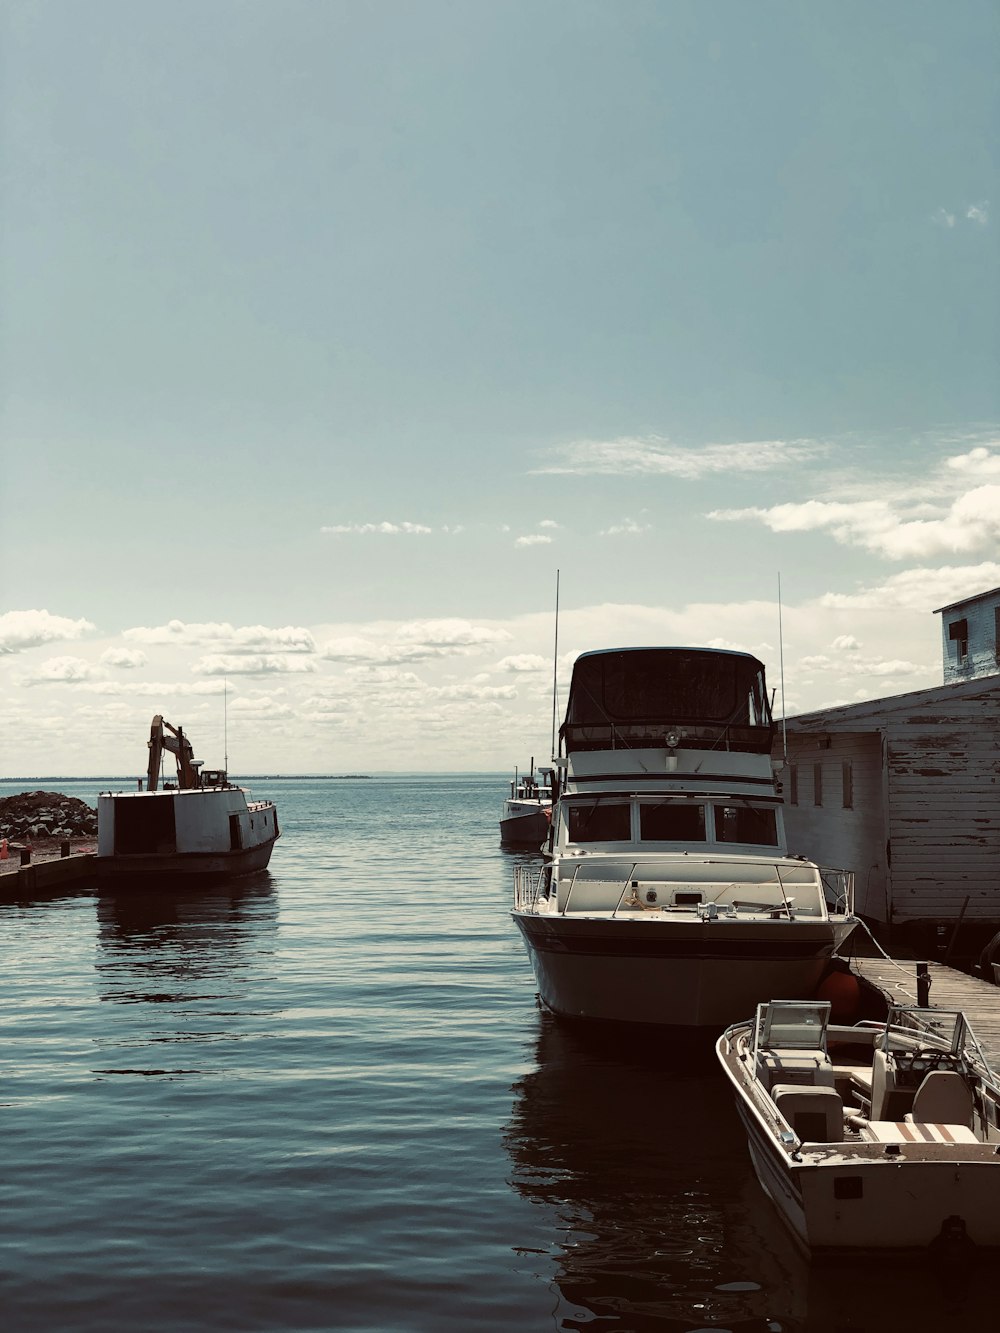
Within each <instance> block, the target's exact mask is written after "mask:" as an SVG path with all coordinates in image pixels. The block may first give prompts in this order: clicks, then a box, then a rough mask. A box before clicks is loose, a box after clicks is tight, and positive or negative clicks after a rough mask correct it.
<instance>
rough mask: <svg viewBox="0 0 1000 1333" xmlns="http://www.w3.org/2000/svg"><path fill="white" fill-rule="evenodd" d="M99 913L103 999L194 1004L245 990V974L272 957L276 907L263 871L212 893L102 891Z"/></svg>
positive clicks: (98, 963) (268, 878) (271, 884)
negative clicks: (195, 1001)
mask: <svg viewBox="0 0 1000 1333" xmlns="http://www.w3.org/2000/svg"><path fill="white" fill-rule="evenodd" d="M96 908H97V944H98V950H99V954H98V958H97V961H96V963H95V967H96V969H97V974H98V978H99V983H100V992H101V998H102V999H104V1000H109V1001H114V1002H117V1003H137V1002H164V1001H167V1002H181V1001H184V1002H190V1001H192V1000H197V999H204V998H206V997H207V996H209V995H214V996H215V997H217V998H218V997H219V996H220V995H224V994H227V993H231V992H240V991H242V990H243V989H244V987H245V985H246V983H247V980H248V977H247V973H248V971H255V970H259V969H260V967H261V966H262V964H263V963H265V961H266V960H267V959H268V958H269V957H270V955H271V953H272V952H273V936H274V932H275V930H276V928H277V917H278V906H277V898H276V896H275V893H274V881H273V879H272V877H271V875H270V873H269V872H268V871H266V870H263V871H260V872H259V873H258V874H255V875H252V876H247V877H246V878H244V879H241V880H238V881H233V882H232V883H230V884H227V885H222V886H217V887H214V888H210V889H205V888H201V889H195V888H191V887H185V888H181V889H177V890H174V891H171V890H163V889H160V890H157V891H155V892H150V891H148V890H145V889H142V888H141V887H139V886H130V887H128V888H125V887H122V888H116V889H115V890H113V891H107V892H101V893H100V894H99V895H98V896H97V898H96ZM206 983H207V984H206Z"/></svg>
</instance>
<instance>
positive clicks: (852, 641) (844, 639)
mask: <svg viewBox="0 0 1000 1333" xmlns="http://www.w3.org/2000/svg"><path fill="white" fill-rule="evenodd" d="M830 647H831V648H836V649H837V651H838V652H841V653H856V652H857V651H858V649H859V648H860V647H861V644H860V643H859V642H858V640H857V639H856V638H855V637H854V635H853V634H838V635H837V637H836V638H835V639H834V641H833V643H831V644H830Z"/></svg>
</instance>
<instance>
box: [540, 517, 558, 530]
mask: <svg viewBox="0 0 1000 1333" xmlns="http://www.w3.org/2000/svg"><path fill="white" fill-rule="evenodd" d="M538 526H539V527H540V528H561V527H562V524H561V523H557V522H556V521H555V519H554V518H543V519H542V520H541V521H540V522H539V524H538Z"/></svg>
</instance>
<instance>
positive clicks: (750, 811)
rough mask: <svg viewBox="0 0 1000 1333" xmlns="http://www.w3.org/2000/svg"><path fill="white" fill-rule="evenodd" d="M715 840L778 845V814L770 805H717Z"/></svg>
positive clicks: (762, 845)
mask: <svg viewBox="0 0 1000 1333" xmlns="http://www.w3.org/2000/svg"><path fill="white" fill-rule="evenodd" d="M715 840H716V842H749V843H753V844H754V845H755V846H759V847H777V846H778V821H777V816H776V815H775V813H774V810H773V809H772V808H771V807H770V806H755V805H717V806H716V807H715Z"/></svg>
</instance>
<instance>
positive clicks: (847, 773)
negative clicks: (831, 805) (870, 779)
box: [841, 759, 854, 810]
mask: <svg viewBox="0 0 1000 1333" xmlns="http://www.w3.org/2000/svg"><path fill="white" fill-rule="evenodd" d="M841 780H842V782H843V794H844V809H845V810H853V809H854V769H853V768H852V766H851V761H850V759H845V760H844V762H843V765H842V767H841Z"/></svg>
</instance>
